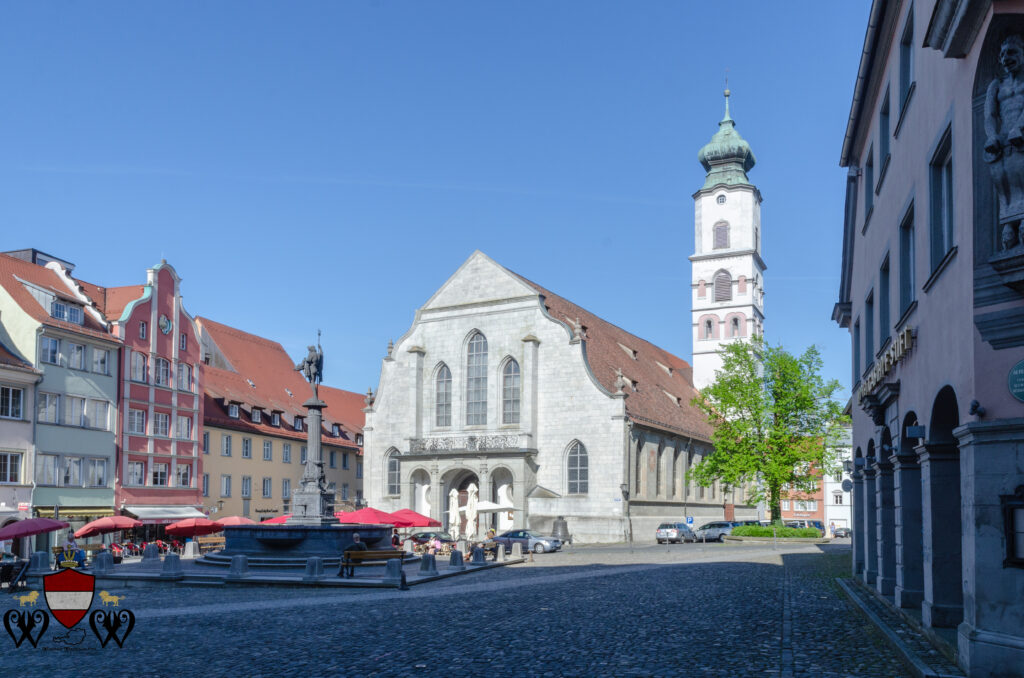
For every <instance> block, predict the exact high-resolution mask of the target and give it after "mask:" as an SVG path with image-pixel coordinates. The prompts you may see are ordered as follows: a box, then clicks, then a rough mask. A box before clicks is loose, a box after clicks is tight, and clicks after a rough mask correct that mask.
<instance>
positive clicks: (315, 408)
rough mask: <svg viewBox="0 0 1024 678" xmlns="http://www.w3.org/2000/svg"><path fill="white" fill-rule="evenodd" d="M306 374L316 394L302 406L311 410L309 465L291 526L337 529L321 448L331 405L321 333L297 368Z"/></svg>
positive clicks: (294, 503) (296, 495)
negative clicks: (324, 385)
mask: <svg viewBox="0 0 1024 678" xmlns="http://www.w3.org/2000/svg"><path fill="white" fill-rule="evenodd" d="M295 370H296V371H298V372H302V374H303V376H305V377H306V381H308V382H309V384H310V386H311V387H312V390H313V397H312V398H310V399H309V400H307V401H306V402H304V403H303V404H302V406H303V407H305V408H306V410H308V412H309V415H308V417H307V421H306V424H307V426H306V440H307V445H306V448H307V449H306V465H305V468H304V469H303V471H302V480H300V481H299V486H298V488H296V489H295V490H294V491H293V492H292V517H291V518H289V519H288V523H287V524H288V525H333V524H337V522H338V520H337V518H335V517H334V495H333V494H332V493H331V492H330V491H329V490H328V485H327V478H326V476H325V475H324V461H323V453H322V451H321V447H320V428H321V423H322V422H323V410H324V408H325V407H327V403H325V402H324V401H322V400H320V394H319V392H318V389H317V387H318V385H319V384H320V382H321V381H323V374H324V352H323V349H322V348H321V346H320V331H319V330H317V339H316V346H310V347H309V353H308V354H307V355H306V357H305V358H303V360H302V362H300V363H299V364H298V365H296V366H295Z"/></svg>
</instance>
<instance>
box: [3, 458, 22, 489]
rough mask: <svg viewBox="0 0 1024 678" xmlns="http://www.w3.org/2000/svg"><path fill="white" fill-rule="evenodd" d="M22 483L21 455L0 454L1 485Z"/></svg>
mask: <svg viewBox="0 0 1024 678" xmlns="http://www.w3.org/2000/svg"><path fill="white" fill-rule="evenodd" d="M20 482H21V453H20V452H0V484H4V483H8V484H10V483H20Z"/></svg>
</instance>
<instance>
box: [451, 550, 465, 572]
mask: <svg viewBox="0 0 1024 678" xmlns="http://www.w3.org/2000/svg"><path fill="white" fill-rule="evenodd" d="M448 569H449V570H465V569H466V563H465V562H463V560H462V551H452V557H451V558H449V559H448Z"/></svg>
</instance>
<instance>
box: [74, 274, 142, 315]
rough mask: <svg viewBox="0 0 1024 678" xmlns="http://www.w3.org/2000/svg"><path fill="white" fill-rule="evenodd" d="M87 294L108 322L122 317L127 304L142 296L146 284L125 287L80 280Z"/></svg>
mask: <svg viewBox="0 0 1024 678" xmlns="http://www.w3.org/2000/svg"><path fill="white" fill-rule="evenodd" d="M80 282H81V284H82V287H83V288H85V290H86V294H88V295H89V297H90V298H91V299H92V300H93V303H95V304H96V307H97V308H99V310H100V313H102V314H103V316H104V317H105V318H106V319H107V321H108V322H115V321H117V320H118V319H120V317H121V313H123V312H124V308H125V306H127V305H128V304H130V303H131V302H133V301H135V300H136V299H138V298H139V297H141V296H142V293H143V292H144V291H145V289H146V286H145V285H125V286H124V287H100V286H99V285H93V284H92V283H86V282H84V281H80Z"/></svg>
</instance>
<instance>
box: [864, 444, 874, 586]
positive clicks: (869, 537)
mask: <svg viewBox="0 0 1024 678" xmlns="http://www.w3.org/2000/svg"><path fill="white" fill-rule="evenodd" d="M865 461H866V464H865V465H864V471H863V473H864V493H863V497H864V501H863V502H862V510H861V516H863V521H864V529H863V534H864V573H863V579H864V583H865V584H867V585H868V586H874V585H875V579H876V577H877V576H878V511H877V510H876V509H875V458H874V457H868V458H867V459H866V460H865Z"/></svg>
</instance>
